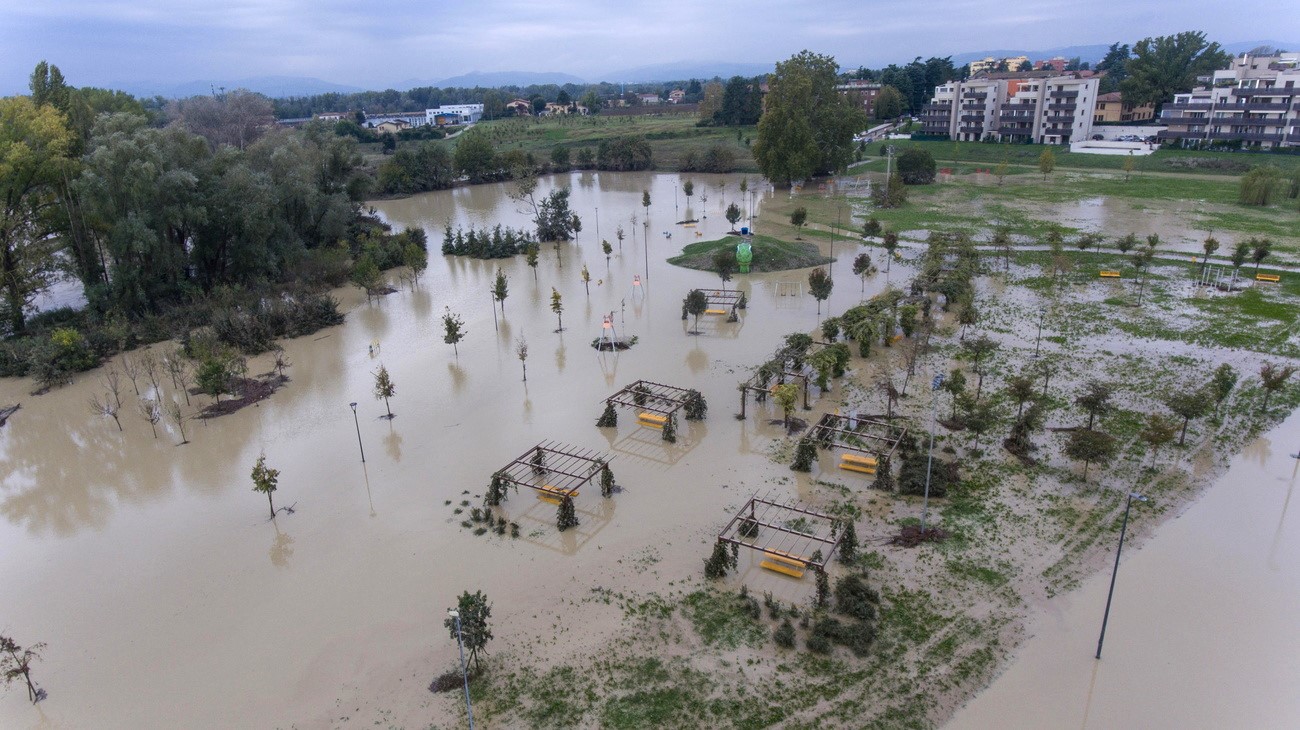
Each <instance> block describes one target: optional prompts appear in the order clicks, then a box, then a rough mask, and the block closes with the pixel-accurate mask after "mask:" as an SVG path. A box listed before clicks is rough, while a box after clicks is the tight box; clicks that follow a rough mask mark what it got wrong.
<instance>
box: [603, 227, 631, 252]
mask: <svg viewBox="0 0 1300 730" xmlns="http://www.w3.org/2000/svg"><path fill="white" fill-rule="evenodd" d="M632 225H633V226H636V220H635V219H633V220H632ZM634 230H635V229H634ZM624 235H626V234H625V233H624V232H623V224H622V223H620V224H618V227H617V228H615V229H614V238H617V239H618V250H619V252H620V253H622V251H623V236H624ZM605 258H606V259H608V258H609V255H608V254H606V255H605Z"/></svg>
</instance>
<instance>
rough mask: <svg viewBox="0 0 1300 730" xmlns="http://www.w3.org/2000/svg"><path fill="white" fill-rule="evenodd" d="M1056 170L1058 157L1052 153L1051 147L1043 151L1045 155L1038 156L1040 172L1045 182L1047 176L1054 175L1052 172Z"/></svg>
mask: <svg viewBox="0 0 1300 730" xmlns="http://www.w3.org/2000/svg"><path fill="white" fill-rule="evenodd" d="M1055 169H1056V155H1055V154H1053V153H1052V148H1050V147H1049V148H1047V149H1045V150H1043V153H1042V154H1041V155H1039V156H1038V171H1039V172H1041V173H1043V181H1044V182H1046V181H1047V176H1048V175H1050V174H1052V170H1055Z"/></svg>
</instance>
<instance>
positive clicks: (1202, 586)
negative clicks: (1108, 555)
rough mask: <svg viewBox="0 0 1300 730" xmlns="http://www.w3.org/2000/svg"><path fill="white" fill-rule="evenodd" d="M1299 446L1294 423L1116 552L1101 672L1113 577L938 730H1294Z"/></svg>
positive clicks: (1088, 586)
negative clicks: (1136, 545)
mask: <svg viewBox="0 0 1300 730" xmlns="http://www.w3.org/2000/svg"><path fill="white" fill-rule="evenodd" d="M1297 446H1300V414H1293V415H1292V416H1291V417H1290V418H1289V419H1288V420H1287V421H1286V422H1285V423H1283V424H1282V425H1281V426H1279V427H1278V428H1275V429H1273V430H1272V431H1270V432H1269V433H1268V434H1266V435H1265V436H1263V437H1261V438H1260V439H1258V440H1257V441H1255V442H1254V443H1252V444H1251V445H1249V446H1247V447H1246V449H1245V450H1244V451H1243V452H1242V453H1241V454H1239V455H1237V456H1236V457H1234V458H1233V460H1232V463H1231V466H1230V468H1229V470H1228V471H1227V472H1226V473H1225V474H1224V475H1223V476H1222V477H1221V478H1220V479H1219V480H1218V481H1217V482H1216V483H1215V485H1214V486H1213V487H1211V488H1210V489H1208V490H1207V491H1206V492H1205V494H1204V495H1203V496H1202V497H1201V498H1200V499H1199V501H1197V502H1196V503H1195V504H1193V505H1192V506H1191V507H1189V508H1188V509H1187V511H1186V512H1185V513H1184V514H1183V515H1182V516H1181V517H1179V518H1178V519H1176V520H1172V521H1170V522H1168V523H1167V524H1165V525H1162V526H1161V527H1159V528H1158V529H1157V530H1156V532H1155V535H1154V537H1153V538H1152V539H1151V540H1150V541H1149V542H1148V543H1147V544H1146V545H1145V546H1143V547H1142V549H1141V550H1131V549H1129V548H1127V547H1126V549H1125V551H1124V556H1123V560H1122V562H1121V563H1120V568H1119V575H1118V579H1117V581H1116V587H1115V599H1114V604H1113V606H1112V608H1111V615H1110V619H1111V620H1110V623H1109V625H1108V626H1107V629H1106V641H1105V645H1104V647H1103V652H1102V659H1101V660H1100V661H1096V660H1094V659H1093V656H1094V654H1095V652H1096V650H1097V636H1098V632H1099V630H1100V628H1101V618H1102V612H1103V609H1104V608H1105V602H1106V591H1107V588H1108V587H1109V583H1110V571H1109V570H1105V571H1102V572H1100V573H1098V574H1096V575H1094V576H1092V577H1091V578H1090V579H1088V580H1085V581H1084V582H1083V584H1082V585H1081V586H1080V587H1079V588H1078V589H1077V590H1075V591H1073V592H1071V593H1069V594H1067V595H1063V596H1060V597H1058V598H1055V599H1052V600H1051V601H1049V602H1048V603H1047V604H1046V605H1045V606H1043V607H1041V609H1040V610H1039V612H1038V615H1037V618H1036V619H1035V620H1034V622H1033V623H1032V624H1031V625H1030V628H1029V632H1030V633H1031V634H1032V638H1030V639H1028V640H1027V641H1026V642H1025V644H1024V645H1023V646H1021V647H1020V649H1019V651H1018V654H1017V658H1016V660H1015V661H1014V662H1013V663H1012V664H1011V665H1010V666H1009V667H1008V668H1007V671H1006V672H1005V673H1004V674H1003V675H1002V676H1001V677H1000V678H999V679H998V680H997V681H995V682H994V683H993V685H992V686H990V687H989V688H988V689H986V690H985V691H984V692H982V693H981V694H980V695H978V696H977V697H976V698H975V699H974V700H973V701H971V703H970V704H969V705H968V706H967V707H965V708H964V709H962V710H961V711H960V712H958V713H957V715H956V716H955V717H954V718H953V720H952V721H951V722H950V723H949V724H948V725H947V727H949V728H952V729H953V730H976V729H983V728H1008V727H1043V728H1049V727H1050V728H1226V727H1243V728H1246V727H1250V728H1283V727H1297V726H1300V693H1297V692H1296V687H1297V686H1300V661H1298V660H1297V657H1300V633H1297V631H1296V628H1295V619H1296V606H1297V605H1300V562H1297V560H1296V557H1297V555H1300V494H1298V493H1297V492H1298V491H1300V490H1298V489H1297V482H1298V481H1300V461H1297V460H1296V459H1294V458H1291V456H1290V454H1292V453H1295V452H1296V447H1297ZM1134 509H1141V506H1140V505H1135V507H1134Z"/></svg>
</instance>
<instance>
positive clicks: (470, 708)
mask: <svg viewBox="0 0 1300 730" xmlns="http://www.w3.org/2000/svg"><path fill="white" fill-rule="evenodd" d="M447 615H448V616H451V617H452V618H453V619H455V620H456V646H457V647H458V648H459V649H460V676H461V678H462V679H464V680H465V712H466V714H468V715H469V730H474V705H472V704H471V703H470V701H469V673H468V672H466V671H465V639H464V638H463V637H462V636H461V634H460V611H457V610H455V609H451V610H449V611H447Z"/></svg>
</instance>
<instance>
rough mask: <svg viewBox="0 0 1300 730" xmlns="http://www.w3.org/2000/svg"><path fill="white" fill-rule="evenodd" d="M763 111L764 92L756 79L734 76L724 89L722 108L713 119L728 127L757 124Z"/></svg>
mask: <svg viewBox="0 0 1300 730" xmlns="http://www.w3.org/2000/svg"><path fill="white" fill-rule="evenodd" d="M762 113H763V92H762V90H761V89H760V86H759V83H758V81H757V80H756V79H747V78H745V77H743V76H732V77H731V78H730V79H729V80H728V81H727V85H726V86H725V87H724V88H723V90H722V102H721V108H720V109H719V110H718V113H717V114H715V115H714V117H713V119H714V121H715V122H716V123H718V124H723V125H726V126H728V127H736V126H745V127H747V126H750V125H753V124H757V123H758V122H759V118H760V116H761V115H762Z"/></svg>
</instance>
